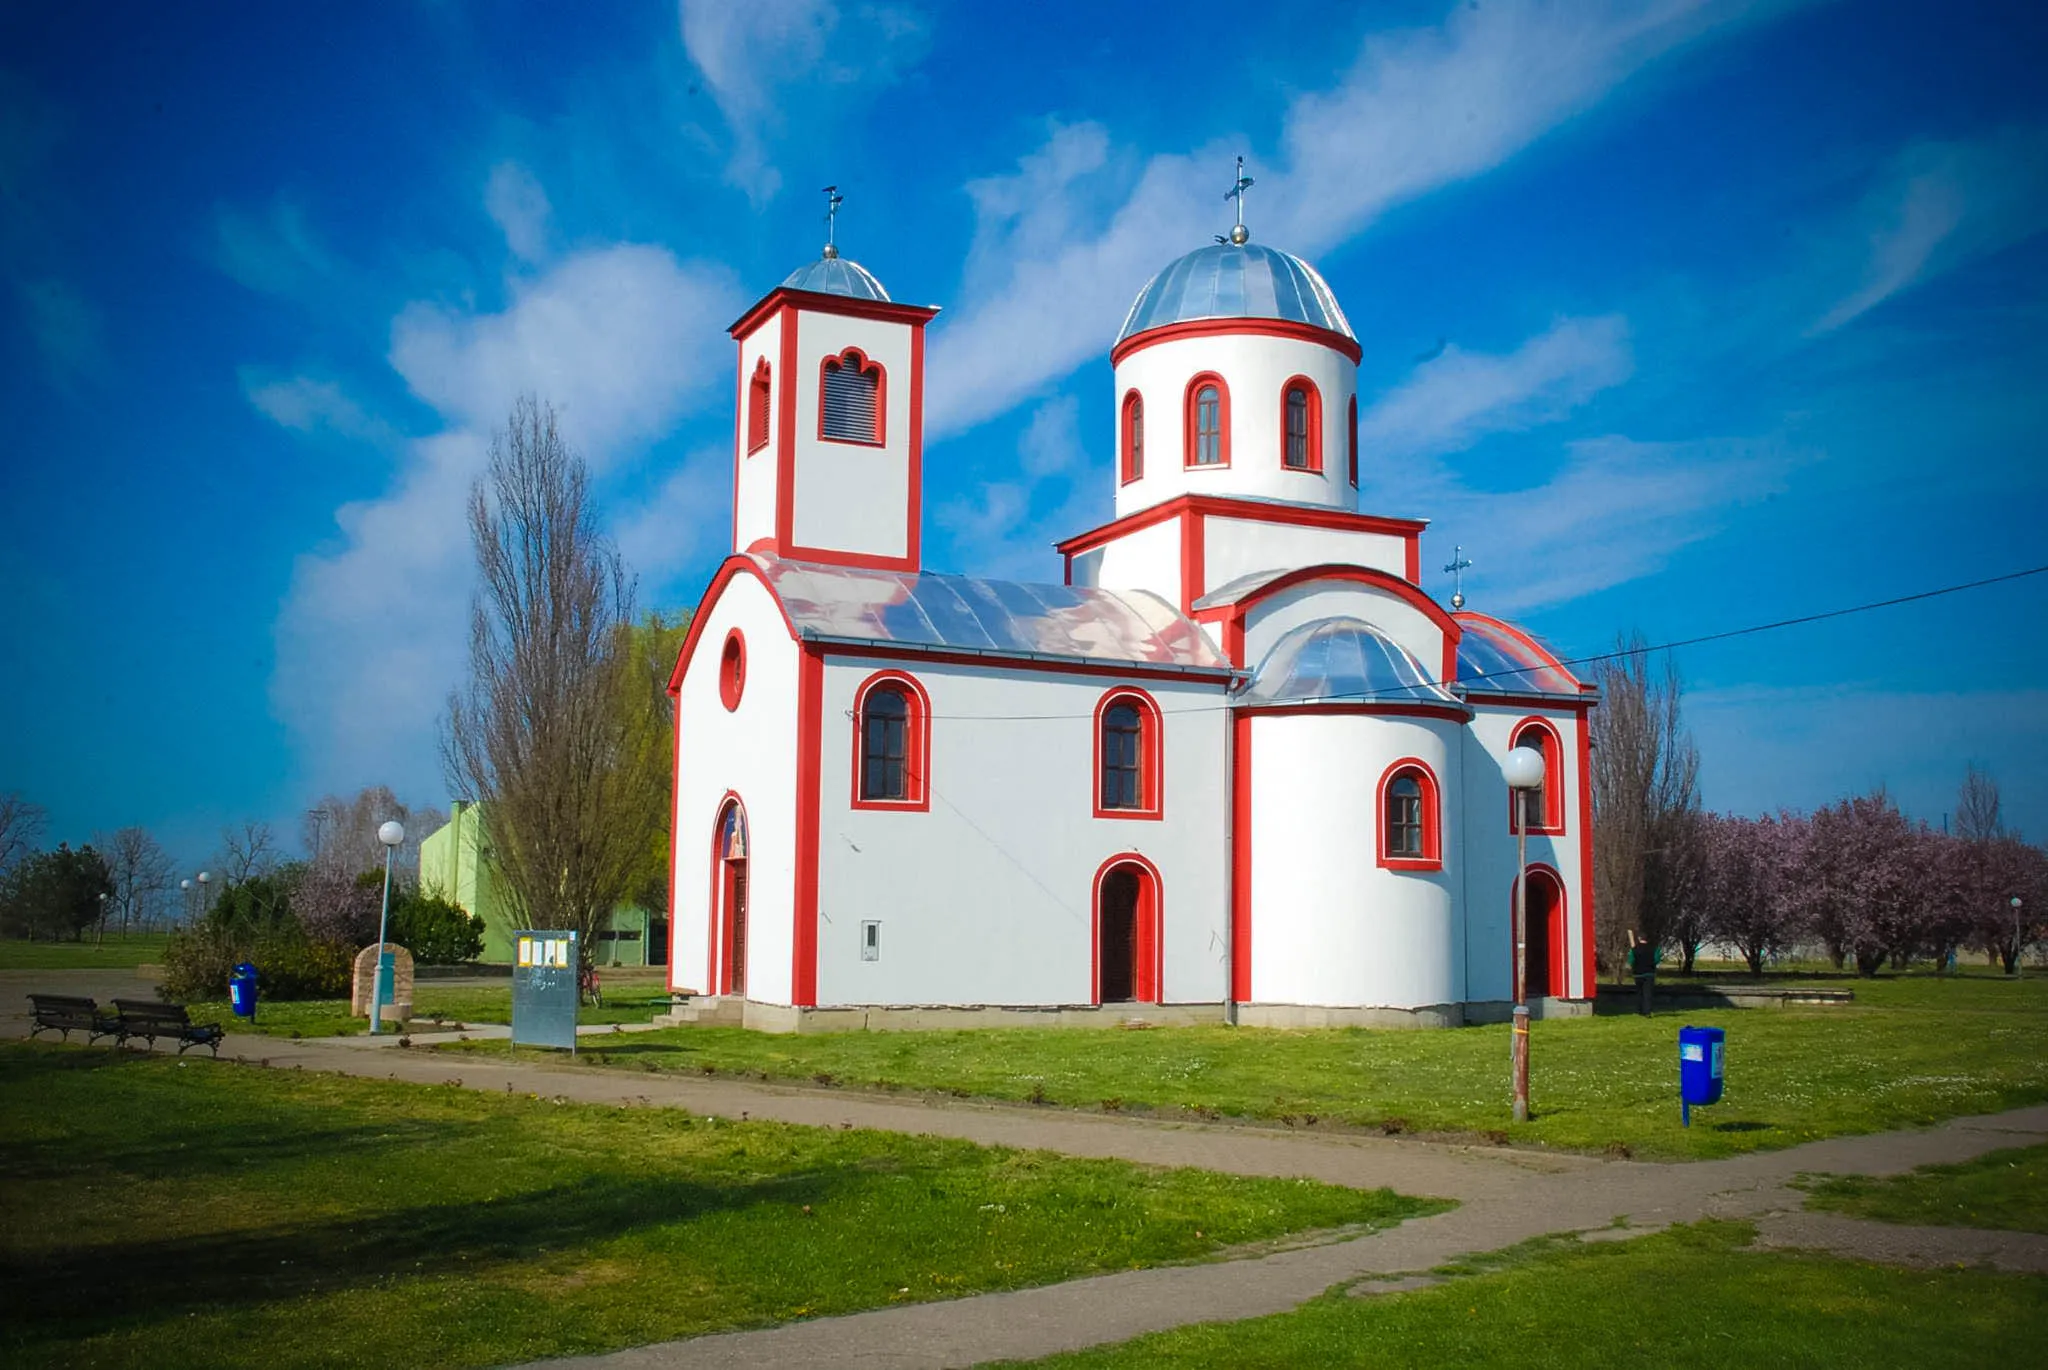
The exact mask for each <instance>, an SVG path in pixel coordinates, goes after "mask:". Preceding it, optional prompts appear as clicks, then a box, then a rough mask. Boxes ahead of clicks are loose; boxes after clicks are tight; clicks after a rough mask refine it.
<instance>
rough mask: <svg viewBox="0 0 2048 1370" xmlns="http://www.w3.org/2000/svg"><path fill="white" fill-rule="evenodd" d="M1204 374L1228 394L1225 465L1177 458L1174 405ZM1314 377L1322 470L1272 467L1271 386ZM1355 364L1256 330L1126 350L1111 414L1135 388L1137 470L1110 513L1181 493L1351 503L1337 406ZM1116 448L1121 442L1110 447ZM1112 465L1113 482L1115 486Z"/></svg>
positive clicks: (1276, 397)
mask: <svg viewBox="0 0 2048 1370" xmlns="http://www.w3.org/2000/svg"><path fill="white" fill-rule="evenodd" d="M1204 371H1214V372H1216V373H1217V374H1218V375H1220V376H1222V377H1223V379H1224V382H1225V384H1226V385H1227V386H1228V387H1229V390H1230V466H1229V468H1228V469H1215V468H1199V467H1198V468H1194V469H1188V468H1187V467H1186V466H1185V464H1184V460H1185V448H1184V446H1183V432H1182V430H1183V419H1184V401H1185V398H1186V393H1187V385H1188V382H1189V381H1190V380H1191V379H1193V378H1194V377H1195V376H1196V375H1198V374H1199V373H1201V372H1204ZM1297 375H1299V376H1306V377H1308V379H1309V380H1311V381H1313V382H1315V385H1316V388H1317V390H1318V391H1320V392H1321V395H1322V403H1323V429H1322V432H1323V469H1322V471H1321V472H1319V473H1311V472H1303V471H1290V470H1286V469H1284V468H1283V467H1282V466H1281V464H1280V457H1281V453H1280V431H1281V430H1280V392H1281V387H1283V386H1284V385H1286V383H1287V382H1288V381H1289V380H1290V379H1292V378H1293V377H1295V376H1297ZM1357 387H1358V368H1357V367H1356V366H1355V365H1353V364H1352V362H1351V359H1350V358H1349V357H1347V356H1345V355H1344V354H1343V353H1341V352H1337V351H1334V350H1332V349H1331V348H1328V347H1324V346H1323V345H1322V344H1320V343H1312V342H1306V341H1303V340H1301V339H1296V338H1277V337H1264V336H1260V335H1257V334H1244V335H1240V336H1209V337H1195V338H1181V339H1177V340H1175V341H1172V342H1162V343H1156V344H1154V345H1152V346H1150V347H1143V348H1140V349H1139V350H1137V351H1136V352H1133V353H1131V354H1130V355H1128V356H1126V357H1125V358H1124V360H1123V362H1122V363H1121V364H1120V365H1118V367H1117V368H1116V396H1115V399H1116V413H1117V415H1118V416H1119V418H1118V421H1119V422H1121V416H1122V413H1123V401H1124V396H1125V395H1126V394H1127V393H1129V392H1130V391H1131V390H1133V389H1136V390H1137V391H1138V393H1139V394H1140V395H1142V396H1143V397H1144V401H1145V474H1144V476H1143V478H1142V479H1139V480H1136V481H1133V482H1131V483H1130V484H1128V485H1124V484H1121V483H1119V484H1118V486H1117V492H1116V513H1117V517H1118V518H1122V517H1124V516H1126V515H1128V514H1134V513H1136V512H1137V511H1139V510H1140V509H1148V508H1150V507H1151V506H1153V505H1155V504H1159V503H1161V502H1163V501H1165V500H1169V499H1172V498H1174V497H1175V496H1176V495H1182V494H1198V495H1257V496H1261V497H1263V498H1267V499H1284V500H1292V501H1296V502H1299V503H1303V504H1314V505H1320V506H1322V507H1325V508H1330V509H1355V508H1357V505H1358V492H1357V491H1356V490H1354V489H1353V488H1352V487H1351V483H1350V478H1349V468H1348V462H1349V456H1348V436H1349V432H1350V429H1349V425H1348V422H1347V419H1346V412H1347V406H1348V405H1349V403H1350V400H1351V398H1352V396H1353V394H1354V393H1355V392H1356V390H1357ZM1110 450H1111V451H1112V452H1116V453H1118V454H1121V452H1122V450H1123V448H1122V441H1121V437H1119V439H1118V441H1117V442H1116V443H1114V444H1112V446H1111V449H1110ZM1121 476H1122V473H1121V471H1116V472H1115V474H1114V475H1113V477H1112V478H1113V479H1117V480H1118V481H1119V482H1121Z"/></svg>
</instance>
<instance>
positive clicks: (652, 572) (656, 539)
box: [613, 444, 732, 609]
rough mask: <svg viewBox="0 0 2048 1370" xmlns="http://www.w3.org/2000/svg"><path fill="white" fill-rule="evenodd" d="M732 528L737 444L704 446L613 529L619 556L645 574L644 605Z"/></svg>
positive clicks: (722, 539) (643, 586) (638, 571)
mask: <svg viewBox="0 0 2048 1370" xmlns="http://www.w3.org/2000/svg"><path fill="white" fill-rule="evenodd" d="M731 526H732V447H731V446H730V445H729V444H725V445H721V446H718V447H706V448H700V449H698V450H697V451H694V452H692V453H690V455H689V456H688V457H686V458H684V460H683V464H682V465H681V466H678V467H677V468H676V469H675V470H674V471H673V472H671V473H670V475H669V477H668V479H667V480H665V481H663V482H662V483H661V486H660V488H659V489H658V490H656V491H655V493H654V497H653V498H652V499H651V500H649V501H648V502H646V503H645V504H643V505H641V506H639V507H638V508H636V509H633V510H631V511H630V512H629V513H628V514H627V515H626V516H625V517H624V518H623V519H621V520H619V522H618V523H617V524H616V526H615V527H614V530H613V538H614V540H615V541H616V542H617V543H618V548H619V554H620V555H621V556H623V557H624V558H625V559H626V565H627V566H628V567H630V568H631V569H632V570H633V571H634V572H635V573H636V574H638V575H639V576H640V578H641V588H642V591H643V603H642V605H641V607H642V608H643V609H645V608H648V607H651V606H650V604H649V603H648V602H646V601H647V600H648V599H651V598H652V597H654V596H656V595H657V594H658V592H659V587H660V586H662V585H663V584H664V583H666V582H667V581H668V580H669V579H670V578H671V577H673V576H674V575H675V574H676V573H677V572H678V571H681V570H682V569H683V568H684V567H686V566H688V565H689V564H690V563H691V562H692V560H693V559H694V558H695V557H696V556H697V555H698V554H699V553H701V552H702V551H704V550H705V547H706V544H708V543H714V542H716V543H723V542H724V540H725V536H726V532H727V530H728V529H729V528H731Z"/></svg>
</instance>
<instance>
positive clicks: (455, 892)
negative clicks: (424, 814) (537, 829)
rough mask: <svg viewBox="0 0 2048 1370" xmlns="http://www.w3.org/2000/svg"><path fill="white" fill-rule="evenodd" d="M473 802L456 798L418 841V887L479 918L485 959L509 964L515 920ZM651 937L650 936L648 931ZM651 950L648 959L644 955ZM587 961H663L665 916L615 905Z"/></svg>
mask: <svg viewBox="0 0 2048 1370" xmlns="http://www.w3.org/2000/svg"><path fill="white" fill-rule="evenodd" d="M482 820H483V815H482V813H481V812H480V811H479V809H478V806H477V805H475V804H473V803H469V802H466V801H464V800H460V799H458V800H456V801H455V803H454V804H452V805H450V806H449V814H448V822H447V823H446V824H444V825H443V826H441V827H439V828H437V829H435V830H434V831H433V832H430V833H428V834H427V835H426V837H425V838H424V839H423V840H422V841H421V842H420V888H421V889H422V890H423V891H425V892H426V893H428V894H438V895H440V896H441V897H442V898H443V899H446V900H447V901H448V902H450V903H451V904H455V905H458V906H459V907H461V908H462V909H463V910H464V911H465V912H467V913H471V914H474V915H475V916H476V917H478V918H481V919H483V920H484V951H483V958H482V959H484V960H486V961H499V962H509V961H511V959H512V936H513V934H514V933H516V932H518V931H519V923H518V921H517V919H516V918H515V916H514V914H513V913H512V911H511V902H510V901H509V900H508V899H507V898H506V897H505V895H504V893H503V890H502V886H501V884H500V880H499V876H498V872H497V868H496V867H495V866H493V865H492V864H491V851H490V843H489V841H488V840H487V839H486V838H485V837H484V825H483V821H482ZM650 932H652V933H653V934H654V935H653V936H652V937H651V938H650V937H649V935H648V934H649V933H650ZM650 953H651V959H650ZM592 959H593V960H594V961H595V962H596V963H597V964H598V965H600V966H645V965H660V964H662V963H664V962H666V961H667V959H668V920H667V919H665V918H655V917H650V915H649V914H648V912H647V910H646V909H643V908H641V907H639V906H638V905H637V904H621V905H619V906H618V907H617V908H615V909H613V910H612V913H611V917H610V918H609V919H607V920H606V923H605V926H604V927H603V928H601V929H599V931H598V934H597V947H596V948H595V955H594V956H593V957H592Z"/></svg>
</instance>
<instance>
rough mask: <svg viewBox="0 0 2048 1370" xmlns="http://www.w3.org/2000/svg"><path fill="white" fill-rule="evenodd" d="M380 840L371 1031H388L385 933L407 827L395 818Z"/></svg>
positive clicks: (388, 962) (383, 829) (388, 964)
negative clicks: (396, 854)
mask: <svg viewBox="0 0 2048 1370" xmlns="http://www.w3.org/2000/svg"><path fill="white" fill-rule="evenodd" d="M377 840H378V841H379V842H382V843H383V844H384V910H383V912H381V913H379V914H378V915H377V969H376V971H375V973H374V974H372V975H371V976H370V1031H371V1032H381V1031H383V1028H384V994H385V990H386V989H387V987H388V983H389V977H390V975H391V953H390V952H388V951H386V950H384V930H385V928H386V926H388V925H389V924H390V922H391V853H392V852H393V851H394V850H395V849H396V848H397V846H398V844H399V843H401V842H403V841H405V827H404V825H402V824H400V823H399V822H398V821H397V820H395V819H394V820H391V821H389V822H387V823H385V824H384V826H383V827H381V828H379V829H377ZM205 878H206V877H204V876H201V877H200V879H202V880H203V879H205Z"/></svg>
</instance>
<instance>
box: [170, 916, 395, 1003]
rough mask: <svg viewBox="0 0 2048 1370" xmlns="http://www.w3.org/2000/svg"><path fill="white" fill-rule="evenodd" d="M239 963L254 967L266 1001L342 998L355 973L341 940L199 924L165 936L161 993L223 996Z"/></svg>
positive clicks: (180, 997) (351, 957) (352, 958)
mask: <svg viewBox="0 0 2048 1370" xmlns="http://www.w3.org/2000/svg"><path fill="white" fill-rule="evenodd" d="M243 961H248V962H250V963H252V964H253V965H254V966H255V967H256V969H257V972H258V975H259V979H258V980H257V987H258V989H259V991H260V992H261V993H262V994H263V996H264V997H265V998H269V999H343V998H346V997H348V993H349V988H350V980H351V978H352V976H353V975H354V973H355V951H354V949H353V948H351V947H349V946H348V945H347V944H346V943H338V942H309V941H307V940H306V938H304V937H303V936H301V935H299V934H298V933H296V932H293V931H291V930H289V929H279V930H275V931H271V932H267V933H263V934H260V935H249V934H247V933H238V932H237V931H236V930H235V929H232V928H223V927H206V926H201V927H197V928H193V929H191V930H190V931H187V932H177V933H172V934H171V940H170V944H169V946H167V947H166V948H165V949H164V984H163V989H164V993H165V994H166V995H168V996H169V997H170V998H172V999H176V1000H181V1001H183V1000H193V999H219V998H223V997H224V996H225V995H226V994H227V992H228V977H229V976H231V975H233V974H234V971H235V967H236V965H238V964H239V963H241V962H243Z"/></svg>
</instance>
